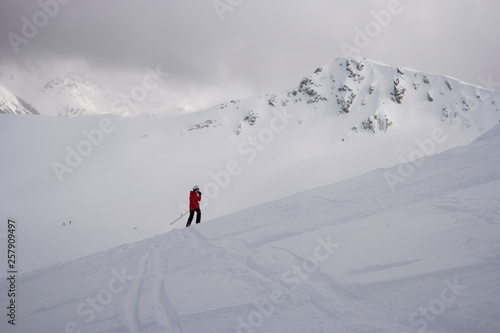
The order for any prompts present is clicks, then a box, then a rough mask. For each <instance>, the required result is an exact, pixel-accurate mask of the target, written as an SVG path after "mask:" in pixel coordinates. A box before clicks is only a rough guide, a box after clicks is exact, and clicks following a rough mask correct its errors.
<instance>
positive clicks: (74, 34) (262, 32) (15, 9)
mask: <svg viewBox="0 0 500 333" xmlns="http://www.w3.org/2000/svg"><path fill="white" fill-rule="evenodd" d="M59 1H62V0H59ZM217 1H218V2H216V1H214V0H142V1H136V0H106V1H99V0H72V1H69V2H68V3H67V4H59V2H57V0H39V1H38V2H35V1H24V0H22V1H13V0H12V1H1V2H0V32H1V34H0V64H16V66H42V67H45V69H46V70H49V71H54V72H57V71H58V70H59V69H58V67H63V66H65V65H64V64H67V62H68V61H71V60H74V59H78V60H81V61H82V62H83V63H85V64H87V68H86V70H88V71H90V72H96V73H109V75H110V76H113V75H114V74H116V73H118V72H123V71H125V72H126V71H131V72H137V71H140V70H143V69H144V68H145V67H146V66H152V65H156V64H159V65H160V66H161V68H162V69H164V70H165V71H168V72H169V73H170V76H169V80H168V82H167V83H166V85H167V86H168V87H169V89H171V90H172V91H176V92H177V93H178V94H180V95H184V96H185V97H184V99H185V100H189V99H199V100H200V101H199V104H203V105H204V106H206V105H205V104H207V103H215V102H220V101H225V100H229V99H233V98H240V97H245V96H251V95H253V94H262V93H264V92H272V91H275V90H280V89H283V88H285V87H288V86H290V85H292V84H294V83H297V82H298V80H300V78H301V77H302V76H304V75H307V74H309V73H310V72H312V71H313V70H314V69H315V68H316V67H318V66H321V65H323V64H325V63H328V62H329V61H331V60H332V59H333V58H337V57H343V56H344V54H343V52H342V49H341V45H342V43H344V45H346V44H349V45H351V46H354V47H356V43H355V37H356V31H355V29H358V28H359V29H360V30H362V31H366V29H367V27H370V24H372V27H373V22H376V19H375V17H374V14H373V12H376V13H380V11H381V10H388V8H389V7H390V6H391V5H394V6H395V7H397V8H398V13H397V14H392V15H391V18H390V22H389V23H388V24H386V25H385V26H382V25H380V29H379V30H378V31H373V30H372V31H371V33H372V34H373V37H370V38H369V39H370V41H369V44H368V45H366V46H363V47H356V48H358V50H359V53H360V55H362V56H366V57H368V58H372V59H375V60H379V61H382V62H386V63H393V64H397V65H401V66H407V67H412V68H415V69H419V70H423V71H429V72H434V73H440V74H445V75H451V76H454V77H456V78H459V79H461V80H464V81H468V82H471V83H475V84H480V81H479V79H478V78H479V77H480V76H482V77H484V78H487V77H488V76H489V75H492V78H493V79H494V80H497V81H500V68H499V66H498V65H497V58H498V53H499V52H498V51H499V50H500V37H498V31H500V21H499V20H498V13H500V2H498V1H489V0H475V1H469V0H442V1H434V0H419V1H411V0H400V1H397V0H386V1H383V0H376V1H375V0H373V1H370V0H367V1H361V0H355V1H336V0H335V1H327V0H311V1H307V2H306V1H298V0H292V1H285V0H274V1H269V0H267V1H266V0H217ZM55 3H57V4H58V8H57V13H55V14H54V15H53V17H50V16H49V15H46V16H45V17H47V18H48V20H47V22H44V21H43V19H44V15H43V14H40V12H44V10H43V9H42V6H41V5H40V4H46V7H47V6H48V7H47V8H50V9H49V11H50V10H53V11H54V12H55V11H56V10H55V9H56V6H55V5H54V4H55ZM214 3H219V4H221V3H223V4H226V6H229V7H224V8H226V9H228V8H230V9H231V10H227V11H225V12H223V13H222V12H221V10H219V13H218V12H217V10H216V8H215V6H214ZM231 4H232V5H231ZM46 11H47V10H45V12H46ZM220 14H221V15H222V17H223V20H221V19H220ZM23 18H24V19H23ZM23 20H24V21H23ZM26 20H28V21H30V22H31V23H33V22H34V21H35V20H38V23H42V24H39V25H42V26H40V27H38V28H37V29H38V32H37V33H36V34H35V36H33V37H31V38H26V40H25V41H27V43H21V44H19V45H18V51H19V52H17V53H16V52H14V48H13V47H12V43H11V41H9V37H8V36H9V33H11V34H10V36H12V33H14V34H16V35H18V36H21V37H22V36H23V32H22V29H23V25H25V21H26ZM35 23H36V22H35ZM43 23H46V24H43ZM23 38H24V37H23ZM358 45H359V43H358ZM33 64H35V65H33ZM182 103H184V102H182Z"/></svg>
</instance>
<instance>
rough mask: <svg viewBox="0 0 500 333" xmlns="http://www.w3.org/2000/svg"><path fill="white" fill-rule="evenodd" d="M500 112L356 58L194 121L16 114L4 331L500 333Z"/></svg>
mask: <svg viewBox="0 0 500 333" xmlns="http://www.w3.org/2000/svg"><path fill="white" fill-rule="evenodd" d="M339 68H340V69H339ZM388 78H390V80H389V81H388V80H387V79H388ZM396 81H397V82H396ZM325 82H328V84H326V83H325ZM387 82H389V83H387ZM402 88H405V89H402ZM428 94H429V95H430V96H432V99H433V101H430V100H429V99H428ZM353 95H355V97H352V96H353ZM401 96H402V98H400V97H401ZM393 97H394V100H392V98H393ZM398 99H399V101H398ZM497 104H498V94H497V93H495V92H491V91H486V90H483V89H481V88H478V87H474V86H470V85H467V84H464V83H462V82H459V81H457V80H454V79H451V78H445V77H441V76H438V75H430V74H423V73H418V72H414V71H411V70H409V69H404V68H396V67H391V66H386V65H383V64H379V63H376V62H371V61H366V60H363V59H339V60H336V61H334V62H333V63H332V64H330V65H328V66H325V67H322V68H319V69H318V70H316V71H315V73H314V74H313V75H311V76H309V77H308V78H305V79H303V80H301V81H300V85H299V87H298V88H296V89H295V88H294V89H291V90H289V91H285V92H283V93H278V94H273V95H271V96H265V97H260V98H254V99H249V100H244V101H232V102H229V103H225V104H223V105H220V106H216V107H214V108H212V109H209V110H206V111H203V112H198V113H195V114H189V115H185V116H182V117H175V118H165V119H140V118H136V119H130V118H119V117H112V116H92V117H82V118H66V117H64V118H51V117H22V116H19V115H2V116H1V117H0V127H1V128H0V130H1V131H0V135H1V137H0V154H1V156H2V164H3V165H2V173H1V174H0V181H1V183H2V190H1V192H0V212H1V214H2V216H1V218H2V220H3V221H7V218H13V219H16V221H17V223H18V225H19V227H18V243H17V246H18V251H19V265H20V272H21V273H22V274H20V275H19V276H18V279H17V286H16V289H17V290H18V296H17V302H18V309H17V319H16V326H12V325H10V324H9V323H8V317H6V316H4V317H3V318H1V319H0V331H1V332H91V333H93V332H95V333H97V332H115V333H118V332H185V333H186V332H221V333H222V332H245V333H247V332H398V333H402V332H458V333H460V332H484V333H490V332H491V333H493V332H499V331H500V320H499V318H500V311H499V309H500V288H499V285H498V282H497V281H498V277H499V273H500V265H499V264H500V242H499V235H500V208H499V207H500V205H499V202H500V191H499V190H498V188H499V186H500V169H499V168H498V165H499V162H500V156H499V154H498V151H499V149H500V125H498V124H497V123H498V118H499V113H498V110H497V109H496V108H497ZM444 109H446V112H445V111H444ZM370 119H371V121H368V120H370ZM386 119H387V120H386ZM365 123H366V124H367V125H366V126H364V125H363V124H365ZM86 142H87V143H86ZM68 156H69V157H68ZM54 162H57V163H59V164H60V165H64V166H66V168H69V169H71V171H68V172H64V173H62V174H61V173H60V174H59V175H58V173H57V171H56V170H58V169H57V168H55V169H54V165H57V163H56V164H54ZM59 170H61V169H59ZM64 170H66V169H64ZM195 184H198V185H200V188H201V190H202V192H203V200H202V203H203V206H202V214H203V217H202V223H201V224H199V225H194V226H191V227H190V228H184V225H185V218H183V219H181V220H179V221H178V222H177V223H176V224H174V225H173V227H172V226H170V223H169V222H171V221H173V220H174V219H176V218H177V217H178V216H179V215H180V214H181V213H183V212H184V211H185V209H186V207H184V206H185V205H187V198H188V194H189V189H190V188H191V187H192V186H193V185H195ZM183 205H184V206H183ZM69 220H71V222H72V223H71V224H69V223H68V221H69ZM63 222H64V223H65V225H63ZM4 224H5V223H4ZM4 227H5V226H4V225H2V226H1V228H4ZM173 228H175V229H173ZM0 232H3V234H5V230H4V229H0ZM0 241H2V243H1V246H2V247H5V242H4V239H0ZM5 264H6V263H5V262H4V261H2V262H0V269H1V271H2V272H6V271H7V269H6V266H5ZM8 282H9V281H8V280H7V279H3V280H2V281H1V282H0V290H2V292H1V293H0V304H2V306H4V305H5V306H6V305H7V302H8V297H7V293H6V292H5V291H6V290H7V289H8V287H9V284H8Z"/></svg>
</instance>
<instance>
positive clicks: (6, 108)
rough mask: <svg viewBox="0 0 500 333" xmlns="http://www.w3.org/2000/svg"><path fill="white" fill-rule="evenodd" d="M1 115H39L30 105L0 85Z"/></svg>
mask: <svg viewBox="0 0 500 333" xmlns="http://www.w3.org/2000/svg"><path fill="white" fill-rule="evenodd" d="M0 114H31V115H39V113H38V111H37V110H35V108H33V107H32V106H31V105H30V104H29V103H27V102H26V101H25V100H23V99H22V98H20V97H17V96H16V95H15V94H14V93H13V92H12V91H10V90H9V89H7V88H5V87H3V86H1V85H0Z"/></svg>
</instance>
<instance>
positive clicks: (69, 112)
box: [43, 72, 110, 116]
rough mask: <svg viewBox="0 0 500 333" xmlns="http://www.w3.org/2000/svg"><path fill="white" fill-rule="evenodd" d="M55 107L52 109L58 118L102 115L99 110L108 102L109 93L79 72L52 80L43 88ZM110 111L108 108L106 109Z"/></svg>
mask: <svg viewBox="0 0 500 333" xmlns="http://www.w3.org/2000/svg"><path fill="white" fill-rule="evenodd" d="M43 92H44V95H45V96H48V98H50V99H51V100H52V101H54V105H53V106H52V107H51V108H50V109H52V110H54V111H55V112H56V113H57V115H58V116H87V115H93V114H97V113H100V112H99V111H97V110H99V109H102V107H103V106H104V105H105V103H106V102H107V105H108V106H109V104H110V102H109V101H108V92H107V91H106V90H105V89H104V88H103V87H102V86H100V85H99V84H97V83H96V82H95V81H94V80H93V79H92V78H90V77H87V76H85V75H84V74H82V73H79V72H71V73H69V74H68V75H66V76H65V77H62V78H56V79H52V80H50V81H49V82H47V83H46V84H45V85H44V87H43ZM106 109H108V108H106Z"/></svg>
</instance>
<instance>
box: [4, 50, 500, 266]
mask: <svg viewBox="0 0 500 333" xmlns="http://www.w3.org/2000/svg"><path fill="white" fill-rule="evenodd" d="M315 72H316V73H314V74H312V75H310V76H309V77H306V78H304V79H302V80H300V81H299V82H300V83H301V84H299V85H298V86H297V87H295V88H292V89H289V90H286V91H284V92H281V93H277V94H272V95H268V96H262V97H257V98H249V99H246V100H241V101H231V102H228V103H225V104H223V105H219V106H216V107H214V108H211V109H209V110H205V111H201V112H197V113H192V114H186V115H183V116H179V117H173V118H152V119H148V118H144V119H136V118H123V117H114V116H104V115H100V116H92V117H57V118H53V117H23V118H20V117H16V116H8V115H6V116H3V117H2V118H0V127H1V128H0V135H1V140H0V154H1V156H2V161H3V162H2V172H1V173H0V182H1V183H2V184H3V186H2V192H1V193H0V211H1V212H2V214H4V217H5V218H7V217H8V216H12V215H11V214H13V215H16V216H17V217H19V218H22V219H23V220H24V221H29V222H28V224H29V225H30V228H28V229H27V230H25V234H24V237H25V239H26V240H27V242H28V243H29V244H30V245H29V247H30V251H29V252H30V255H29V256H28V255H27V256H26V257H25V258H26V259H25V260H24V261H23V263H22V265H24V269H25V270H31V269H35V268H40V267H43V266H46V265H50V264H54V263H57V262H60V261H66V260H70V259H74V258H78V257H81V256H83V255H88V254H91V253H93V252H95V251H98V250H105V249H109V248H111V247H113V246H117V245H120V244H122V243H123V242H131V241H136V240H140V239H143V238H144V237H148V236H152V235H155V234H157V233H162V232H165V231H168V230H170V229H171V228H172V227H171V226H170V225H169V224H168V223H167V222H168V221H172V220H174V219H175V218H177V217H178V216H179V215H180V214H181V213H184V212H185V211H186V210H187V199H186V196H187V193H188V191H189V189H190V188H191V187H192V186H193V185H195V184H198V185H199V186H200V188H201V189H202V192H203V193H204V200H203V206H202V209H203V220H210V219H213V218H216V217H219V216H222V215H225V214H228V213H231V212H235V211H238V210H241V209H244V208H248V207H250V206H253V205H257V204H261V203H265V202H269V201H272V200H276V199H279V198H283V197H286V196H287V195H291V194H294V193H297V192H299V191H304V190H308V189H312V188H315V187H319V186H323V185H325V184H332V183H335V182H339V181H342V180H346V179H349V178H352V177H355V176H359V175H361V174H364V173H366V172H370V171H372V170H374V169H377V168H388V167H392V166H394V165H398V164H400V163H404V162H408V161H410V162H412V163H414V164H418V163H420V162H421V161H422V160H425V158H426V157H427V156H430V155H434V154H438V153H440V152H443V151H446V150H448V149H451V148H454V147H457V146H461V145H466V144H469V143H470V142H472V141H473V140H475V139H476V138H477V137H479V136H480V135H482V134H484V133H485V132H486V131H487V130H488V129H490V128H492V127H493V126H494V125H495V124H497V123H498V119H499V118H500V112H499V111H498V110H497V105H498V99H499V95H498V93H495V92H492V91H487V90H484V89H481V88H479V87H475V86H471V85H467V84H464V83H461V82H459V81H456V80H453V79H451V78H444V77H441V76H438V75H431V74H426V75H424V74H419V73H416V72H413V71H411V70H409V69H399V70H398V68H396V67H392V66H386V65H382V64H379V63H376V62H372V61H367V60H362V59H338V60H335V61H334V62H333V63H332V64H330V65H328V66H325V67H323V68H322V69H321V68H320V69H318V70H316V71H315ZM402 72H403V73H405V74H401V73H402ZM394 77H396V78H399V82H400V83H399V85H398V86H399V87H402V88H406V89H405V90H404V92H403V90H401V94H400V95H398V94H395V93H394V86H395V84H396V83H395V82H396V81H397V80H396V79H394ZM426 82H429V83H426ZM56 83H57V82H56ZM58 85H59V84H55V83H54V84H53V86H54V87H57V86H58ZM415 87H416V89H415ZM47 89H50V88H49V87H47ZM396 90H397V89H396ZM370 92H371V93H370ZM441 93H442V94H441ZM429 94H430V95H431V96H434V97H433V101H430V100H429V98H428V95H429ZM352 95H356V97H354V98H352V97H349V96H352ZM346 96H347V97H348V100H351V101H352V102H349V103H348V104H350V106H349V107H348V108H347V110H348V111H349V112H347V111H346V107H347V104H342V101H343V100H345V99H343V98H344V97H346ZM398 96H399V97H398ZM401 96H402V99H400V97H401ZM398 99H399V102H400V103H398ZM370 119H371V122H370ZM386 119H387V121H386ZM11 142H15V143H16V144H15V145H13V144H11ZM20 152H23V153H22V154H20ZM405 179H406V178H405V177H402V176H400V175H395V176H391V177H389V179H388V180H387V184H388V186H390V188H392V189H393V190H397V189H398V188H399V187H401V186H404V184H405ZM131 203H137V204H131ZM47 207H51V209H47ZM69 220H73V221H80V223H83V224H84V225H85V228H86V231H85V234H86V235H87V236H88V237H91V238H92V239H93V240H94V241H93V243H94V246H92V247H88V241H89V240H88V238H87V236H85V237H82V234H80V235H79V236H78V237H76V235H75V237H74V238H73V237H62V236H61V237H54V238H55V239H53V240H51V244H52V245H51V246H50V247H46V246H45V243H46V241H45V240H44V239H40V238H39V237H38V235H39V234H40V233H41V232H43V230H45V228H54V232H55V235H57V234H58V233H59V232H62V230H60V226H62V223H63V222H64V221H69ZM183 224H184V222H183V221H182V220H181V221H180V222H179V223H178V224H177V226H179V227H182V225H183ZM135 227H137V229H134V228H135ZM102 228H106V230H109V233H112V230H115V228H123V230H124V232H123V233H118V234H116V235H115V234H113V233H112V235H111V237H110V236H109V234H108V232H106V233H98V234H96V233H95V230H97V229H102ZM39 248H44V249H45V250H44V251H38V250H37V249H39ZM60 249H66V250H65V251H60ZM25 250H26V251H27V250H28V249H25ZM47 251H48V252H47ZM49 253H50V254H49Z"/></svg>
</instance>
